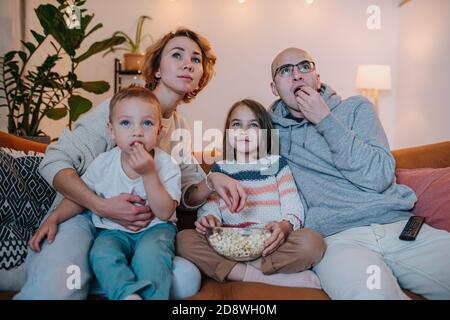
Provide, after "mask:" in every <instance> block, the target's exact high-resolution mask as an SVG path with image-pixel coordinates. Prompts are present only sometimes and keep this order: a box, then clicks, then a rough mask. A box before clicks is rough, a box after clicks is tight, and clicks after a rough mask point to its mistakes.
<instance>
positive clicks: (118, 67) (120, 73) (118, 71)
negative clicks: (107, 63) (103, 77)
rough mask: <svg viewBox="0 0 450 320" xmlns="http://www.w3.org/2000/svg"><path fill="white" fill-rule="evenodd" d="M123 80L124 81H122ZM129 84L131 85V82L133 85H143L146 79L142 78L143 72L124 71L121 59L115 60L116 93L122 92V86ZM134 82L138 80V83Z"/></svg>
mask: <svg viewBox="0 0 450 320" xmlns="http://www.w3.org/2000/svg"><path fill="white" fill-rule="evenodd" d="M129 77H132V79H130V78H129ZM122 78H123V79H122ZM123 80H124V81H125V82H127V81H128V84H130V80H132V81H131V83H136V82H137V83H139V82H141V83H140V84H141V85H143V84H144V83H143V81H144V79H143V78H142V71H139V70H123V69H122V63H121V62H120V60H119V59H117V58H116V59H114V93H116V92H117V91H119V90H120V88H121V87H122V84H123V82H124V81H123ZM133 80H138V81H133Z"/></svg>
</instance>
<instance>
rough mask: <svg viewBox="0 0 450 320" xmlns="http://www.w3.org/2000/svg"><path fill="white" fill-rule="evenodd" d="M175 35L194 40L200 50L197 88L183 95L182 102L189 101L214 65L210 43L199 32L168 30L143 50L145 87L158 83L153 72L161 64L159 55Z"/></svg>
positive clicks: (207, 77)
mask: <svg viewBox="0 0 450 320" xmlns="http://www.w3.org/2000/svg"><path fill="white" fill-rule="evenodd" d="M175 37H186V38H189V39H191V40H192V41H194V42H195V43H196V44H197V45H198V46H199V47H200V50H201V51H202V65H203V75H202V77H201V79H200V81H199V83H198V88H197V89H195V90H194V91H192V92H188V93H186V95H185V96H184V97H183V102H185V103H187V102H190V101H191V100H192V99H194V98H195V96H196V95H197V94H198V93H199V92H200V91H202V89H203V88H204V87H205V86H206V85H207V84H208V82H209V81H210V80H211V78H212V76H213V74H214V65H215V63H216V59H217V58H216V55H215V54H214V53H213V51H212V49H211V45H210V43H209V41H208V40H206V38H204V37H203V36H201V35H200V34H198V33H196V32H194V31H192V30H189V29H185V28H182V29H178V30H176V31H175V32H169V33H168V34H166V35H165V36H163V37H162V38H160V39H159V40H158V41H156V42H155V43H154V44H153V45H151V46H150V47H148V48H147V50H146V51H145V59H144V68H143V71H142V73H143V77H144V79H145V82H146V87H147V88H149V89H150V90H154V89H155V88H156V86H157V85H158V81H159V79H157V78H156V77H155V73H156V72H157V71H158V69H159V67H160V64H161V57H162V52H163V50H164V48H165V47H166V45H167V43H168V42H169V41H170V40H171V39H173V38H175Z"/></svg>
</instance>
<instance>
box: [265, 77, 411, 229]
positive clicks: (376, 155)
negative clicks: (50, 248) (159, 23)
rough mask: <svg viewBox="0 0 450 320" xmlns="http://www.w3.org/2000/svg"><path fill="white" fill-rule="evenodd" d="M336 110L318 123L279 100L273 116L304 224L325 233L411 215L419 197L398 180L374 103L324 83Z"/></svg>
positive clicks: (323, 91)
mask: <svg viewBox="0 0 450 320" xmlns="http://www.w3.org/2000/svg"><path fill="white" fill-rule="evenodd" d="M320 92H321V95H322V97H323V99H324V100H325V102H326V103H327V105H328V106H329V108H330V110H331V113H330V114H329V115H328V116H327V117H325V118H324V119H323V120H322V121H321V122H320V123H318V124H317V125H314V124H312V123H311V122H309V121H308V120H306V119H294V118H293V117H291V116H290V113H289V111H288V109H287V106H286V105H285V104H284V102H283V101H282V100H277V101H275V102H274V103H273V105H272V107H271V112H272V121H273V123H274V125H275V128H276V129H279V134H280V154H281V156H283V157H285V158H286V159H287V161H288V163H289V166H290V167H291V170H292V173H293V174H294V178H295V181H296V184H297V187H298V190H299V192H300V197H301V199H302V202H303V206H304V207H305V209H306V216H305V227H308V228H313V229H315V230H317V231H319V232H320V233H321V234H322V236H324V237H326V236H329V235H332V234H334V233H337V232H340V231H343V230H346V229H349V228H353V227H359V226H367V225H370V224H373V223H379V224H384V223H391V222H396V221H399V220H402V219H407V218H409V216H410V215H411V213H410V210H411V209H412V207H413V206H414V203H415V202H416V200H417V198H416V195H415V193H414V191H413V190H411V189H410V188H408V187H406V186H404V185H399V184H396V183H395V175H394V171H395V161H394V158H393V157H392V154H391V153H390V149H389V144H388V141H387V138H386V135H385V133H384V130H383V127H382V126H381V123H380V121H379V119H378V117H377V115H376V113H375V111H374V108H373V105H372V104H371V103H370V102H369V101H368V100H367V99H366V98H364V97H362V96H354V97H350V98H348V99H345V100H342V99H341V98H340V97H339V96H338V95H337V94H336V93H335V92H334V91H333V90H332V89H331V88H330V87H329V86H327V85H325V84H323V85H322V88H321V90H320Z"/></svg>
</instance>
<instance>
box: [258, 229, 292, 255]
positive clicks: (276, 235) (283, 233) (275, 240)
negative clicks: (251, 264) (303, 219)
mask: <svg viewBox="0 0 450 320" xmlns="http://www.w3.org/2000/svg"><path fill="white" fill-rule="evenodd" d="M264 229H266V230H270V231H271V232H272V235H271V236H270V238H269V239H267V240H266V243H264V251H263V253H262V255H263V257H266V256H268V255H269V254H271V253H272V252H274V251H275V250H277V249H278V248H279V247H280V246H281V245H282V244H283V243H284V241H286V239H287V237H288V236H289V234H290V233H291V232H292V225H291V223H290V222H289V221H286V220H284V221H280V222H271V223H268V224H266V226H265V227H264Z"/></svg>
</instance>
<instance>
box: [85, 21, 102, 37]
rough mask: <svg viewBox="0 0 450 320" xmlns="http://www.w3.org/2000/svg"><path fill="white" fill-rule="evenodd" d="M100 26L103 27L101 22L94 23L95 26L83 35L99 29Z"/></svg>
mask: <svg viewBox="0 0 450 320" xmlns="http://www.w3.org/2000/svg"><path fill="white" fill-rule="evenodd" d="M101 27H103V24H101V23H97V24H96V25H95V27H93V28H92V29H91V30H90V31H89V32H88V33H86V35H85V36H84V37H85V38H87V36H89V35H90V34H91V33H93V32H94V31H96V30H97V29H100V28H101Z"/></svg>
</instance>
